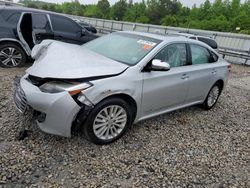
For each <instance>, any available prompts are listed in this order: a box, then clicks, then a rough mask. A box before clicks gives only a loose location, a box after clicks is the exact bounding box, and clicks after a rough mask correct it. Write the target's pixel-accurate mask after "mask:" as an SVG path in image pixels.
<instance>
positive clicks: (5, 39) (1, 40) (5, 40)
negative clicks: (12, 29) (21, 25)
mask: <svg viewBox="0 0 250 188" xmlns="http://www.w3.org/2000/svg"><path fill="white" fill-rule="evenodd" d="M0 42H16V43H18V44H19V45H20V46H21V47H22V48H23V50H24V51H25V53H26V54H27V55H28V56H30V55H31V50H30V49H27V48H25V45H24V44H22V43H21V42H20V41H19V40H17V39H13V38H1V39H0Z"/></svg>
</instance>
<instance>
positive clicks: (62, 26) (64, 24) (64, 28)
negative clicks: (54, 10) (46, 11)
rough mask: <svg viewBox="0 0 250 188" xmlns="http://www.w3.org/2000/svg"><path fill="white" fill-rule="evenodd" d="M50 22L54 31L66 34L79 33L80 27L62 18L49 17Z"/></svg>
mask: <svg viewBox="0 0 250 188" xmlns="http://www.w3.org/2000/svg"><path fill="white" fill-rule="evenodd" d="M50 18H51V22H52V26H53V30H54V31H61V32H67V33H77V32H80V31H81V28H80V26H78V24H77V23H75V22H74V21H73V20H70V19H69V18H66V17H63V16H55V15H51V16H50Z"/></svg>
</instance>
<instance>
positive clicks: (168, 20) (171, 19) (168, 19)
mask: <svg viewBox="0 0 250 188" xmlns="http://www.w3.org/2000/svg"><path fill="white" fill-rule="evenodd" d="M161 23H162V25H165V26H178V22H177V18H176V16H165V17H164V18H163V19H162V21H161Z"/></svg>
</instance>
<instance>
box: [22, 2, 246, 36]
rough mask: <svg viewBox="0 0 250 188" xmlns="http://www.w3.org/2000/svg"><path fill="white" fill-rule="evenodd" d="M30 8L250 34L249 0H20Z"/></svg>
mask: <svg viewBox="0 0 250 188" xmlns="http://www.w3.org/2000/svg"><path fill="white" fill-rule="evenodd" d="M19 2H20V3H23V4H24V5H25V6H27V7H32V8H39V9H44V10H49V11H54V12H59V13H65V14H73V15H78V16H86V17H94V18H102V19H112V20H118V21H129V22H138V23H149V24H157V25H164V26H174V27H185V28H194V29H204V30H214V31H225V32H239V33H245V34H250V0H245V2H244V3H241V1H240V0H232V1H230V0H215V1H214V3H211V2H210V1H209V0H206V1H205V2H204V3H203V4H201V5H200V6H196V5H193V7H192V8H189V7H185V6H183V5H182V4H181V3H180V2H179V1H178V0H147V1H145V0H142V1H141V2H135V3H134V2H133V0H119V1H118V2H116V3H115V4H113V5H110V3H109V1H108V0H99V1H98V3H97V4H90V5H83V4H80V3H79V2H78V1H74V2H65V3H62V4H54V3H45V2H42V1H34V0H20V1H19Z"/></svg>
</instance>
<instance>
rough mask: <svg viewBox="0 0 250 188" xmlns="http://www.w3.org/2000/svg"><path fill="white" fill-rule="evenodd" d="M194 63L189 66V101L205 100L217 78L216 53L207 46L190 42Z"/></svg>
mask: <svg viewBox="0 0 250 188" xmlns="http://www.w3.org/2000/svg"><path fill="white" fill-rule="evenodd" d="M189 46H190V48H189V50H190V54H191V58H192V65H190V66H188V67H189V72H188V75H189V80H188V88H189V89H188V95H187V99H186V101H187V103H192V102H198V101H200V102H201V101H203V100H204V97H206V95H207V93H208V91H209V90H210V88H211V87H212V85H213V84H214V83H215V82H216V79H217V70H216V64H215V63H216V62H217V60H218V57H217V58H216V55H215V54H212V52H210V51H209V50H208V49H207V48H206V47H203V46H201V45H198V44H190V45H189Z"/></svg>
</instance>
